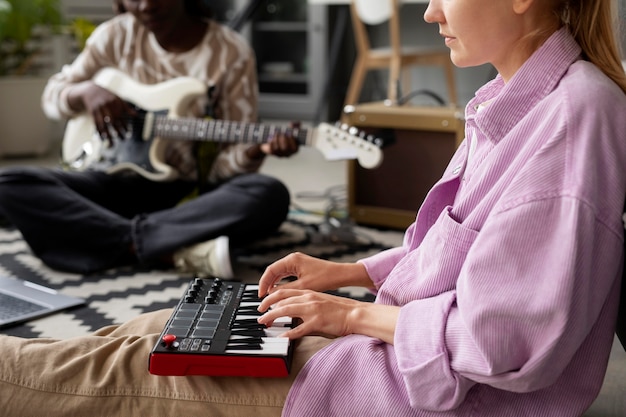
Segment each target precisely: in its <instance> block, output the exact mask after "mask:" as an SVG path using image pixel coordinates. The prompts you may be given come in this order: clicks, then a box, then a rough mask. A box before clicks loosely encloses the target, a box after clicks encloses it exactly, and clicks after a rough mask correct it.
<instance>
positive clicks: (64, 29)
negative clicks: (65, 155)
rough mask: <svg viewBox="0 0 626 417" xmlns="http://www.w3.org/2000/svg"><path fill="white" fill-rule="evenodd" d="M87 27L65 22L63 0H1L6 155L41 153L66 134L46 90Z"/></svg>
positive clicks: (0, 145) (0, 98) (1, 136)
mask: <svg viewBox="0 0 626 417" xmlns="http://www.w3.org/2000/svg"><path fill="white" fill-rule="evenodd" d="M86 26H88V25H86V24H85V21H84V19H81V20H80V21H75V22H72V23H71V24H64V21H63V15H62V12H61V3H60V0H0V126H2V127H3V128H2V130H1V131H0V132H1V133H0V156H22V155H41V154H44V153H46V152H48V151H49V149H50V147H51V144H52V142H53V141H54V140H58V139H60V136H61V133H62V126H59V125H58V123H53V122H52V121H50V120H48V119H47V118H46V116H45V115H44V114H43V111H42V109H41V94H42V92H43V89H44V87H45V84H46V82H47V80H48V78H49V77H50V75H52V74H53V73H54V72H57V71H58V70H59V69H60V65H62V64H64V63H65V62H59V61H64V60H65V57H66V56H67V55H68V54H67V53H66V51H69V49H70V41H71V40H72V38H71V37H70V36H71V35H76V36H78V35H79V33H78V31H79V30H80V31H83V30H85V28H86ZM92 26H93V25H92ZM92 29H93V28H92ZM68 35H70V36H68ZM82 35H84V36H87V35H88V33H87V34H82ZM79 42H80V40H79Z"/></svg>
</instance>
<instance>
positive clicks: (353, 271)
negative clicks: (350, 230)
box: [259, 252, 374, 297]
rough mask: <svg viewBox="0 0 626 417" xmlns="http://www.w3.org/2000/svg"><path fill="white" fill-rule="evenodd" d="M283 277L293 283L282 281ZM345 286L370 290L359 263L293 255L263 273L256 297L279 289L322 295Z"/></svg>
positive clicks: (370, 283) (277, 262)
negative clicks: (319, 293)
mask: <svg viewBox="0 0 626 417" xmlns="http://www.w3.org/2000/svg"><path fill="white" fill-rule="evenodd" d="M287 277H295V278H297V279H296V280H295V281H286V282H285V281H282V280H283V278H287ZM281 281H282V282H281ZM346 286H360V287H366V288H373V287H374V284H373V282H372V280H371V279H370V277H369V275H368V274H367V271H366V269H365V266H364V265H362V264H360V263H338V262H332V261H327V260H324V259H319V258H315V257H312V256H309V255H305V254H303V253H300V252H295V253H292V254H289V255H287V256H285V257H284V258H282V259H279V260H278V261H276V262H274V263H272V264H271V265H270V266H268V267H267V268H266V269H265V272H264V273H263V275H262V276H261V279H260V280H259V297H264V296H266V295H268V294H271V293H273V292H275V291H277V290H278V289H281V288H283V289H300V290H313V291H319V292H323V291H330V290H336V289H337V288H340V287H346Z"/></svg>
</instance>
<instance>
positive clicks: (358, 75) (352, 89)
mask: <svg viewBox="0 0 626 417" xmlns="http://www.w3.org/2000/svg"><path fill="white" fill-rule="evenodd" d="M366 72H367V68H366V65H365V60H364V59H362V58H357V61H356V62H355V63H354V69H353V70H352V76H351V77H350V84H349V85H348V91H347V92H346V98H345V101H344V106H347V105H349V104H357V103H358V102H359V99H360V98H361V89H362V88H363V83H364V82H365V74H366Z"/></svg>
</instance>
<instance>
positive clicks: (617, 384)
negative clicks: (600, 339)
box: [584, 337, 626, 417]
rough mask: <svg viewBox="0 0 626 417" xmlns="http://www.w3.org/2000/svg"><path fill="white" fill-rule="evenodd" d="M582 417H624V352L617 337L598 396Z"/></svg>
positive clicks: (625, 406)
mask: <svg viewBox="0 0 626 417" xmlns="http://www.w3.org/2000/svg"><path fill="white" fill-rule="evenodd" d="M584 417H626V351H624V348H623V347H622V345H621V344H620V342H619V340H618V338H617V337H616V338H615V341H614V342H613V350H612V351H611V357H610V358H609V367H608V370H607V373H606V376H605V377H604V385H602V390H601V391H600V395H599V396H598V398H597V399H596V401H595V402H594V403H593V405H592V406H591V408H589V410H588V411H587V412H586V413H585V414H584Z"/></svg>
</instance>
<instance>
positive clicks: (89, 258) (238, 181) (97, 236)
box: [0, 167, 290, 273]
mask: <svg viewBox="0 0 626 417" xmlns="http://www.w3.org/2000/svg"><path fill="white" fill-rule="evenodd" d="M195 185H196V184H195V183H193V182H188V181H174V182H154V181H150V180H147V179H145V178H143V177H140V176H135V175H133V176H128V175H109V174H106V173H103V172H96V171H84V172H66V171H62V170H52V169H47V168H39V167H20V168H9V169H6V170H4V171H2V172H0V214H2V215H4V216H5V217H6V219H7V220H8V221H10V222H11V223H12V224H13V225H15V226H16V227H17V228H18V229H19V230H20V231H21V233H22V235H23V236H24V239H25V240H26V242H27V243H28V245H29V246H30V248H31V249H32V251H33V252H34V253H35V255H37V256H38V257H39V258H41V260H42V261H43V262H44V263H45V264H47V265H48V266H50V267H52V268H55V269H59V270H65V271H71V272H79V273H90V272H95V271H100V270H104V269H108V268H112V267H117V266H122V265H128V264H134V263H137V262H140V263H146V264H150V263H158V261H159V260H160V259H162V258H164V257H167V256H170V255H171V254H172V253H174V252H175V251H176V250H177V249H180V248H182V247H185V246H189V245H192V244H194V243H199V242H203V241H206V240H210V239H214V238H216V237H218V236H223V235H225V236H229V238H230V241H231V246H235V247H237V246H242V245H245V244H247V243H249V242H251V241H253V240H256V239H259V238H262V237H264V236H267V235H269V234H271V233H272V232H274V231H275V230H276V229H277V228H278V227H279V226H280V224H281V223H282V222H283V221H284V220H285V219H286V217H287V214H288V210H289V204H290V198H289V192H288V190H287V188H286V187H285V186H284V184H283V183H281V182H280V181H278V180H277V179H275V178H271V177H268V176H265V175H262V174H246V175H240V176H237V177H234V178H232V179H230V180H229V181H227V182H225V183H223V184H221V185H219V186H217V187H215V188H214V189H212V190H209V191H207V192H205V193H203V194H202V195H200V196H198V197H196V198H194V199H191V200H188V201H186V202H184V203H180V201H181V199H183V198H184V197H185V196H187V195H188V194H189V193H190V192H191V191H192V190H193V189H194V188H195ZM131 247H132V248H134V251H131ZM133 252H134V253H133Z"/></svg>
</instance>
